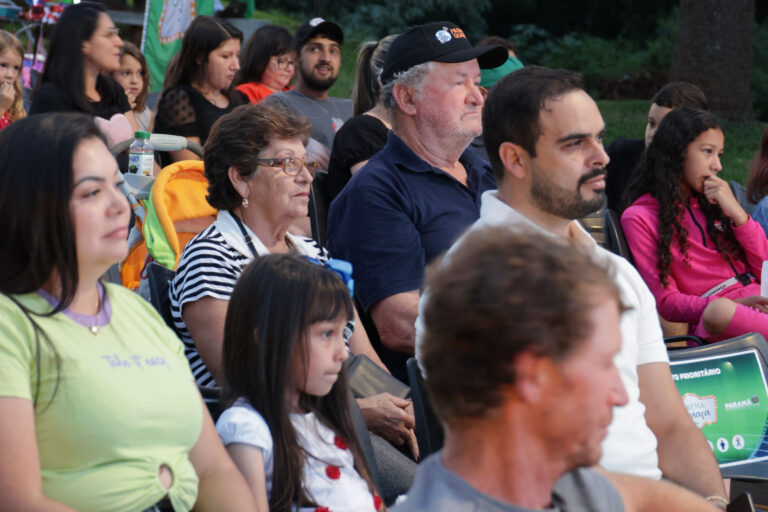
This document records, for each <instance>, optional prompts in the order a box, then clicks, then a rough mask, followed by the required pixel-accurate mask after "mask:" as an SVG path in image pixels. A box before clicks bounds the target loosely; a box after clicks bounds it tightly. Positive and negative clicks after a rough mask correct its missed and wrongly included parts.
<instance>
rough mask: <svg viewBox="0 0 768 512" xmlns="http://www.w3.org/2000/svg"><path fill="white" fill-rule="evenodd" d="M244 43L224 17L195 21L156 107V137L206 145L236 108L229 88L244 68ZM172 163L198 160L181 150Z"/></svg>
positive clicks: (204, 17)
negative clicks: (174, 137) (166, 135)
mask: <svg viewBox="0 0 768 512" xmlns="http://www.w3.org/2000/svg"><path fill="white" fill-rule="evenodd" d="M242 40H243V33H242V32H240V30H238V29H237V28H235V27H234V26H232V25H231V24H229V23H228V22H227V21H225V20H223V19H222V18H216V17H214V16H198V17H197V18H195V19H194V20H193V21H192V23H191V24H190V25H189V28H187V31H186V32H185V33H184V39H183V40H182V42H181V50H180V51H179V53H178V54H176V56H175V57H174V58H173V59H172V63H171V65H170V66H169V67H168V72H167V74H166V77H165V81H164V83H163V86H164V87H165V90H164V91H163V94H162V96H161V97H160V100H159V102H158V104H157V115H156V116H155V128H154V131H155V132H156V133H169V134H171V135H182V136H184V137H186V138H188V139H189V140H191V141H193V142H196V143H198V144H200V145H204V144H205V141H206V139H208V133H209V132H210V130H211V126H213V123H214V122H216V120H217V119H218V118H220V117H221V116H223V115H224V114H226V113H227V112H230V111H231V110H232V108H233V107H234V105H235V104H236V102H235V97H234V96H233V95H232V91H231V90H230V86H231V85H232V80H233V79H234V78H235V73H237V71H238V70H239V69H240V61H239V54H240V43H241V42H242ZM170 159H171V160H172V161H179V160H199V159H200V158H199V157H198V156H197V155H195V154H194V153H192V152H191V151H189V150H182V151H174V152H171V155H170ZM164 163H167V162H164Z"/></svg>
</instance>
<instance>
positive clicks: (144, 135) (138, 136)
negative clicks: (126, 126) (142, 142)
mask: <svg viewBox="0 0 768 512" xmlns="http://www.w3.org/2000/svg"><path fill="white" fill-rule="evenodd" d="M149 136H150V133H149V132H136V133H135V134H134V135H133V138H135V139H148V138H149Z"/></svg>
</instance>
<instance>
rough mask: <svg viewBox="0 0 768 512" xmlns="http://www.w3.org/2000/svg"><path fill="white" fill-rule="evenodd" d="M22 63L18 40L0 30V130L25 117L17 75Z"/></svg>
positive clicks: (22, 56)
mask: <svg viewBox="0 0 768 512" xmlns="http://www.w3.org/2000/svg"><path fill="white" fill-rule="evenodd" d="M23 63H24V49H23V48H22V47H21V43H20V42H19V40H18V39H17V38H16V36H14V35H13V34H11V33H10V32H6V31H5V30H0V130H2V129H3V128H5V127H6V126H8V125H9V124H11V123H12V122H14V121H18V120H19V119H21V118H23V117H26V116H27V112H26V111H25V110H24V102H23V101H24V100H23V96H22V91H21V83H20V82H19V75H20V74H21V68H22V65H23Z"/></svg>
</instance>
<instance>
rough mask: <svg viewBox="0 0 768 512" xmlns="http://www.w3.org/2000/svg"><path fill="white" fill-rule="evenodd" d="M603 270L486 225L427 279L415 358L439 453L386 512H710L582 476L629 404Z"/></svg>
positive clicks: (670, 492) (630, 484) (676, 495)
mask: <svg viewBox="0 0 768 512" xmlns="http://www.w3.org/2000/svg"><path fill="white" fill-rule="evenodd" d="M610 265H611V263H610V262H609V261H607V260H597V259H595V258H593V257H592V256H591V255H590V253H589V251H588V250H587V249H585V248H584V247H583V246H582V245H579V244H578V243H576V242H574V241H573V240H569V239H566V238H557V237H551V236H547V235H545V234H542V233H537V232H535V231H534V230H530V229H525V228H519V227H518V228H513V227H509V226H485V227H480V228H478V229H475V230H472V231H470V232H469V233H468V234H467V235H465V238H464V239H463V243H461V244H458V245H457V246H455V247H454V248H453V249H452V251H451V252H449V253H448V256H446V258H445V259H444V260H443V261H442V262H440V263H438V264H437V267H436V268H433V269H432V270H431V272H429V274H428V275H429V277H428V281H427V284H428V286H429V289H430V294H429V297H428V299H427V301H426V304H425V307H424V311H423V314H424V323H425V328H426V329H425V335H424V340H423V345H422V347H423V348H422V362H423V363H424V366H425V367H426V370H427V373H428V375H429V379H428V381H427V383H426V384H427V386H428V387H429V392H430V396H431V398H432V403H433V406H434V407H435V409H436V411H437V412H438V414H439V416H440V417H441V419H442V421H443V424H444V425H445V444H444V447H443V450H442V451H440V452H438V453H436V454H434V455H432V456H431V457H429V458H427V459H426V460H425V461H423V462H422V463H421V465H420V467H419V471H418V474H417V476H416V480H415V482H414V484H413V487H412V488H411V490H410V492H409V493H408V496H407V498H406V500H405V501H404V502H403V503H401V504H400V505H398V506H396V507H395V508H394V509H393V512H416V511H419V512H428V511H438V510H439V511H450V512H470V511H471V512H481V511H482V512H484V511H489V512H502V511H507V512H519V511H526V510H554V511H568V512H587V511H590V512H594V511H606V512H621V511H624V510H626V511H638V510H707V511H716V510H717V508H716V507H714V506H713V505H711V504H709V503H707V502H706V501H705V500H704V499H703V498H701V497H699V496H697V495H695V494H693V493H691V492H690V491H687V490H685V489H682V488H679V487H677V486H675V485H674V484H670V483H668V482H664V481H654V480H651V479H647V478H642V477H636V476H630V475H619V474H611V473H607V472H602V471H601V472H602V474H600V473H598V472H597V471H595V470H592V469H587V467H589V466H594V465H595V464H597V462H598V461H599V460H600V455H601V451H602V448H601V442H602V440H603V438H604V437H605V435H606V433H607V428H608V425H609V424H610V423H611V417H612V414H613V408H614V407H616V406H621V405H623V404H625V403H626V402H627V394H626V391H625V389H624V386H623V384H622V381H621V378H620V377H619V372H618V370H617V368H616V366H615V364H614V357H615V356H616V354H617V353H618V352H619V349H620V347H621V330H620V327H619V322H620V319H621V317H622V315H623V313H624V311H625V309H626V307H625V306H624V304H623V303H622V301H621V298H620V296H621V295H620V291H619V288H618V286H617V285H616V283H615V281H614V280H613V278H612V277H611V272H612V271H613V269H612V268H611V267H610ZM479 345H482V350H478V347H479Z"/></svg>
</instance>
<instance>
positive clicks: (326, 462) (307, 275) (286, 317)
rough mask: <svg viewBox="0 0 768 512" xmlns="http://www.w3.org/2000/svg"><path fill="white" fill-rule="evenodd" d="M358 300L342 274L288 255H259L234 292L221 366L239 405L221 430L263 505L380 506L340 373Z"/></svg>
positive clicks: (283, 508) (367, 510)
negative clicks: (346, 332) (346, 328)
mask: <svg viewBox="0 0 768 512" xmlns="http://www.w3.org/2000/svg"><path fill="white" fill-rule="evenodd" d="M352 307H353V306H352V301H351V299H350V291H349V289H348V288H347V287H346V286H345V284H344V282H342V280H341V279H340V278H339V277H338V276H337V275H336V274H334V273H333V272H331V271H329V270H327V269H326V268H323V266H321V265H318V264H316V263H313V262H311V260H310V259H309V258H304V257H298V256H292V255H285V254H270V255H268V256H261V257H259V258H256V259H255V260H254V261H253V262H252V263H251V264H250V265H249V266H248V267H247V268H246V270H245V271H244V272H243V274H242V276H241V277H240V279H239V280H238V282H237V285H236V286H235V289H234V291H233V292H232V298H231V299H230V302H229V309H228V310H227V317H226V322H225V327H224V349H223V367H224V373H225V376H226V383H225V386H224V389H225V399H226V400H227V402H228V403H230V404H232V403H233V402H234V404H233V405H232V406H231V407H230V408H229V409H227V410H226V411H224V413H223V414H222V415H221V417H220V418H219V421H218V422H217V424H216V429H217V430H218V432H219V436H220V437H221V438H222V441H223V442H224V445H225V446H226V447H227V451H228V452H229V454H230V455H231V457H232V459H233V460H234V461H235V464H236V465H237V467H238V468H239V469H240V471H241V472H242V473H243V475H244V476H245V478H246V481H247V482H248V484H249V485H250V487H251V491H252V492H253V494H254V497H255V498H256V502H257V505H258V508H259V510H260V511H266V510H270V511H272V512H288V511H293V510H300V511H304V512H309V511H327V510H332V511H334V512H342V511H348V512H373V511H376V510H380V509H382V504H381V500H380V499H379V498H378V496H376V495H375V494H374V488H373V485H372V483H371V478H370V476H369V475H370V473H369V470H368V468H367V465H366V462H365V460H364V458H363V455H362V449H361V447H360V443H359V442H358V440H357V438H356V436H355V431H354V426H353V423H352V420H351V418H350V404H349V403H348V391H347V382H346V375H345V373H344V372H342V371H341V367H342V362H343V361H344V360H345V359H346V358H347V350H348V349H347V347H346V345H345V344H344V338H343V336H342V333H343V330H344V326H345V325H346V323H347V321H348V320H349V319H351V318H352V315H353V309H352ZM267 507H268V508H267Z"/></svg>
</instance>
